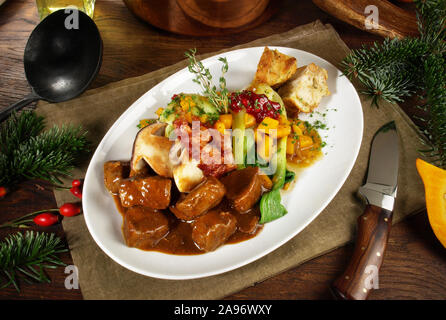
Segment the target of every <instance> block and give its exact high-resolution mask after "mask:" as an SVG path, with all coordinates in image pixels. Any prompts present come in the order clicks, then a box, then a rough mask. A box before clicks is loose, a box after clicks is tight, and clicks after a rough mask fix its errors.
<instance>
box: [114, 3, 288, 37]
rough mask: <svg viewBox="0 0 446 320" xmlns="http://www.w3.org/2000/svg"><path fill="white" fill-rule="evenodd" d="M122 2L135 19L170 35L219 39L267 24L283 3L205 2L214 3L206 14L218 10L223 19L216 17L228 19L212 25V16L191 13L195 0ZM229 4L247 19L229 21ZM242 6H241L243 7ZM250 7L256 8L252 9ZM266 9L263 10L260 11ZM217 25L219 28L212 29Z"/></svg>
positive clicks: (233, 18)
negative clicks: (218, 7) (211, 10)
mask: <svg viewBox="0 0 446 320" xmlns="http://www.w3.org/2000/svg"><path fill="white" fill-rule="evenodd" d="M123 1H124V3H125V4H126V6H127V8H128V9H129V10H130V11H131V12H132V13H133V14H134V15H136V16H137V17H138V18H140V19H142V20H144V21H146V22H148V23H150V24H151V25H153V26H155V27H157V28H160V29H163V30H167V31H170V32H173V33H178V34H182V35H188V36H218V35H225V34H233V33H238V32H242V31H245V30H248V29H251V28H254V27H256V26H258V25H260V24H262V23H264V22H265V21H267V20H268V19H269V18H270V17H271V16H272V15H273V14H274V13H275V12H276V11H277V9H278V8H279V7H280V4H281V2H282V0H274V1H269V0H267V1H265V0H238V1H234V0H207V1H208V2H214V3H213V4H212V5H213V6H214V7H211V6H208V7H206V8H208V9H207V10H209V8H216V7H217V6H221V8H222V9H221V10H223V11H224V12H226V13H225V14H224V15H221V13H220V14H219V16H222V17H227V18H226V19H221V20H220V22H214V23H213V22H212V21H209V20H210V18H209V17H210V16H211V15H210V14H209V13H206V12H208V11H206V10H205V11H204V13H203V14H200V12H201V11H197V12H195V11H193V9H194V8H195V5H196V4H197V3H198V2H195V0H189V1H186V0H183V2H182V1H181V0H162V1H160V0H123ZM197 1H200V0H197ZM201 1H204V0H201ZM186 2H187V3H186ZM230 2H231V3H233V4H234V5H235V8H238V9H239V10H242V12H244V13H246V16H245V17H243V16H240V15H237V14H233V16H232V17H231V16H229V17H228V12H233V11H232V10H233V9H231V8H229V7H228V6H227V4H228V3H230ZM238 2H240V3H238ZM180 3H181V5H183V6H184V7H185V8H186V11H188V12H192V14H193V15H194V16H195V18H193V17H191V16H189V14H187V13H186V11H184V10H183V9H182V7H180ZM242 4H244V6H243V5H242ZM251 4H256V6H252V5H251ZM265 5H266V7H263V6H265ZM247 8H251V9H252V11H253V12H250V11H249V10H248V9H247ZM262 8H263V10H262ZM200 10H202V9H200ZM233 13H234V12H233ZM206 23H207V24H206ZM217 24H218V25H219V26H220V27H215V25H217Z"/></svg>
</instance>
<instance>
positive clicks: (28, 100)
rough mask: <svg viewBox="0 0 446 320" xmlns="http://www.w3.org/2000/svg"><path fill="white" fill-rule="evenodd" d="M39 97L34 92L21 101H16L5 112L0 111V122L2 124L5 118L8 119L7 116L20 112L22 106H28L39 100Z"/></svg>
mask: <svg viewBox="0 0 446 320" xmlns="http://www.w3.org/2000/svg"><path fill="white" fill-rule="evenodd" d="M39 99H40V97H39V96H38V95H36V94H35V93H34V92H33V93H30V94H29V95H27V96H26V97H24V98H23V99H22V100H20V101H17V102H16V103H14V104H12V105H10V106H9V107H7V108H6V109H5V110H2V111H0V122H3V121H4V120H5V119H6V118H8V116H9V114H10V113H11V112H12V111H14V110H20V109H22V108H23V107H24V106H26V105H28V104H30V103H31V102H33V101H36V100H39Z"/></svg>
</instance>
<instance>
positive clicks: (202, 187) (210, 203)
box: [171, 177, 226, 220]
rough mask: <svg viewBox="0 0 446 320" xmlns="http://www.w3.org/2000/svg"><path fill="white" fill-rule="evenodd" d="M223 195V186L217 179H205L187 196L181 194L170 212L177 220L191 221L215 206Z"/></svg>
mask: <svg viewBox="0 0 446 320" xmlns="http://www.w3.org/2000/svg"><path fill="white" fill-rule="evenodd" d="M225 193H226V189H225V186H224V185H223V184H222V183H221V182H220V181H219V180H218V179H217V178H214V177H207V178H206V180H204V181H203V182H202V183H200V184H199V185H198V186H196V187H195V188H194V189H193V190H192V191H191V192H189V193H188V194H187V195H186V194H181V196H180V199H179V200H178V201H177V203H176V204H175V206H173V207H171V211H172V212H173V213H174V214H175V216H176V217H177V218H178V219H181V220H193V219H194V218H196V217H198V216H201V215H202V214H204V213H205V212H206V211H208V210H209V209H212V208H214V207H215V206H217V205H218V204H219V203H220V202H221V200H222V199H223V197H224V195H225Z"/></svg>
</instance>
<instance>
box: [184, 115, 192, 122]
mask: <svg viewBox="0 0 446 320" xmlns="http://www.w3.org/2000/svg"><path fill="white" fill-rule="evenodd" d="M184 117H185V118H186V120H187V122H189V123H192V113H190V112H186V114H185V116H184Z"/></svg>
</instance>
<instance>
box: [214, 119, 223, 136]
mask: <svg viewBox="0 0 446 320" xmlns="http://www.w3.org/2000/svg"><path fill="white" fill-rule="evenodd" d="M214 128H215V129H217V130H218V132H220V133H221V134H222V135H224V134H225V129H226V127H225V124H224V123H223V121H221V120H218V121H216V122H215V124H214Z"/></svg>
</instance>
